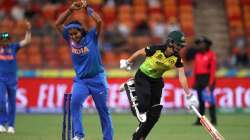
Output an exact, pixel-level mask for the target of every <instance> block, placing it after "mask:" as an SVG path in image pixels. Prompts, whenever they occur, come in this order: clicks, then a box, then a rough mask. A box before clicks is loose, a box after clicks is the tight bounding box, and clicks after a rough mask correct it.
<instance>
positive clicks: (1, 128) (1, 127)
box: [0, 125, 7, 133]
mask: <svg viewBox="0 0 250 140" xmlns="http://www.w3.org/2000/svg"><path fill="white" fill-rule="evenodd" d="M6 131H7V130H6V128H5V127H4V126H3V125H0V133H4V132H6Z"/></svg>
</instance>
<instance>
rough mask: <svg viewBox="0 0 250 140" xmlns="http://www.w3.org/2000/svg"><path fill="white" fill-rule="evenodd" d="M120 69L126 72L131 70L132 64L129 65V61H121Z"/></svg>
mask: <svg viewBox="0 0 250 140" xmlns="http://www.w3.org/2000/svg"><path fill="white" fill-rule="evenodd" d="M120 68H121V69H125V70H131V63H129V62H128V60H125V59H121V60H120Z"/></svg>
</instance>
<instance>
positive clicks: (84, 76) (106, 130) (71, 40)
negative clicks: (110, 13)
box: [56, 1, 113, 140]
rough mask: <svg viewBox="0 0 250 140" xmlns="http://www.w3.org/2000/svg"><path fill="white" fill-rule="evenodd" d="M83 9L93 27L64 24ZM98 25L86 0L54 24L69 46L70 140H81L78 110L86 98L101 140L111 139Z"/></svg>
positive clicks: (80, 122)
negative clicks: (97, 119) (94, 112)
mask: <svg viewBox="0 0 250 140" xmlns="http://www.w3.org/2000/svg"><path fill="white" fill-rule="evenodd" d="M83 8H84V9H85V10H86V11H87V14H88V16H90V17H91V18H92V19H93V20H94V21H95V22H96V28H93V29H91V30H89V31H86V30H85V29H84V28H83V27H82V25H81V23H80V22H78V21H72V22H70V23H68V24H66V25H65V22H66V20H67V18H68V17H70V15H71V14H72V13H73V12H74V11H76V10H80V9H83ZM101 24H102V20H101V18H100V16H99V15H98V14H97V13H96V12H94V10H93V9H91V8H90V7H88V6H87V3H86V1H82V2H74V3H73V4H72V5H71V6H70V8H69V9H67V10H66V11H65V12H64V13H62V14H61V15H60V17H59V18H58V19H57V21H56V27H57V29H58V30H59V31H60V32H61V34H62V35H63V37H64V39H65V40H66V41H67V43H68V45H69V46H70V49H71V54H72V61H73V66H74V70H75V73H76V77H75V78H74V84H73V89H72V100H71V110H72V118H73V119H72V120H73V135H74V138H73V140H83V139H84V136H85V133H84V129H83V127H82V113H81V107H82V103H83V102H84V101H85V100H86V98H87V97H88V96H89V95H91V96H92V97H93V100H94V102H95V105H96V108H97V111H98V113H99V117H100V120H101V127H102V133H103V140H112V139H113V128H112V121H111V116H110V113H109V110H108V107H107V104H106V101H107V81H106V76H105V73H104V67H103V65H102V62H101V56H100V53H99V48H98V36H99V34H100V31H101Z"/></svg>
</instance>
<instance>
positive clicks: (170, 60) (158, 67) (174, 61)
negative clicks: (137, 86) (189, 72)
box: [140, 45, 183, 78]
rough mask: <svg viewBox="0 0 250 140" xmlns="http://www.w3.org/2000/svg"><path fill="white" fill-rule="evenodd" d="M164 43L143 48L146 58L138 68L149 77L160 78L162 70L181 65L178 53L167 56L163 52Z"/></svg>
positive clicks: (164, 48)
mask: <svg viewBox="0 0 250 140" xmlns="http://www.w3.org/2000/svg"><path fill="white" fill-rule="evenodd" d="M165 50H166V47H165V46H164V45H155V46H148V47H146V48H145V52H146V56H147V57H146V59H145V61H144V62H143V63H142V64H141V66H140V70H141V71H142V72H143V73H144V74H146V75H147V76H149V77H151V78H161V77H162V75H163V74H164V72H166V71H168V70H170V69H173V68H176V67H177V68H180V67H183V63H182V60H181V57H180V56H179V54H174V55H171V56H169V57H167V56H166V55H165V53H164V51H165Z"/></svg>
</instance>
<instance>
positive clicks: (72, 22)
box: [66, 20, 87, 36]
mask: <svg viewBox="0 0 250 140" xmlns="http://www.w3.org/2000/svg"><path fill="white" fill-rule="evenodd" d="M70 24H78V25H80V26H82V23H81V22H79V21H77V20H73V21H70V22H69V23H68V24H66V26H68V25H70ZM80 32H81V33H82V36H85V35H86V34H87V31H86V30H85V29H84V28H83V27H82V28H81V29H80Z"/></svg>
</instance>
